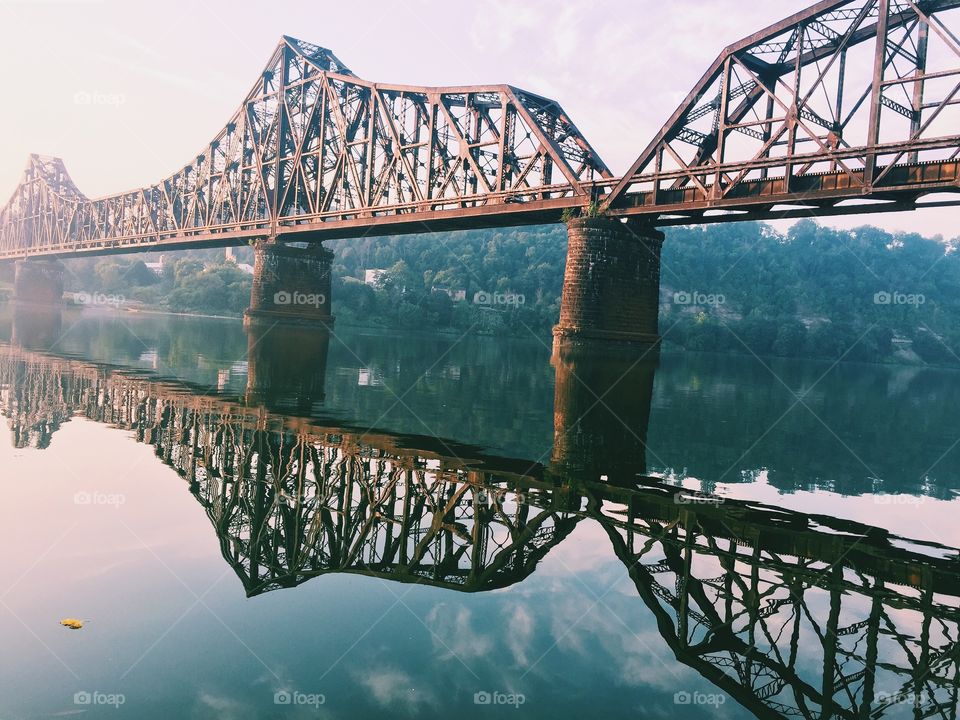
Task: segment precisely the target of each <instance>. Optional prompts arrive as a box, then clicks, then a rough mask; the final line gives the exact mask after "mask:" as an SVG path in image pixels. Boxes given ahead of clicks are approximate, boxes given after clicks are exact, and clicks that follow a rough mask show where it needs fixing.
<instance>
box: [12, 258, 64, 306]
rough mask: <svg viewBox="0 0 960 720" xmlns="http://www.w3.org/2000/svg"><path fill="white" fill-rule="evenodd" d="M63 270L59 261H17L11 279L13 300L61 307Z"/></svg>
mask: <svg viewBox="0 0 960 720" xmlns="http://www.w3.org/2000/svg"><path fill="white" fill-rule="evenodd" d="M63 270H64V266H63V263H62V262H60V261H59V260H46V259H29V260H18V261H17V263H16V265H15V270H14V278H13V296H14V299H15V300H17V301H18V302H23V303H32V304H35V305H61V304H62V303H63Z"/></svg>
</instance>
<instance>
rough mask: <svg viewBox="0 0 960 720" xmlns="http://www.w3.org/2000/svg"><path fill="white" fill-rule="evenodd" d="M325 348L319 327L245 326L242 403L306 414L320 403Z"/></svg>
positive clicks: (323, 332)
mask: <svg viewBox="0 0 960 720" xmlns="http://www.w3.org/2000/svg"><path fill="white" fill-rule="evenodd" d="M329 347H330V331H329V330H328V329H327V328H326V327H324V326H323V325H318V326H316V327H297V326H292V325H287V324H267V323H266V322H263V321H254V322H249V323H247V390H246V395H245V399H246V403H247V404H248V405H261V406H264V407H267V408H270V409H271V410H284V411H287V412H296V413H302V414H310V410H311V409H313V406H314V405H318V404H321V403H323V400H324V395H325V393H324V381H325V375H326V371H327V351H328V349H329ZM291 350H292V351H291Z"/></svg>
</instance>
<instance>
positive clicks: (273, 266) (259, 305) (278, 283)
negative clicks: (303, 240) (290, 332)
mask: <svg viewBox="0 0 960 720" xmlns="http://www.w3.org/2000/svg"><path fill="white" fill-rule="evenodd" d="M254 258H255V259H254V266H253V287H252V288H251V290H250V308H249V309H248V310H247V311H246V313H244V321H245V322H246V323H247V324H249V323H251V322H253V321H255V320H264V321H268V322H271V323H278V322H280V323H288V324H297V325H312V326H318V325H319V326H322V327H328V328H329V327H330V326H332V325H333V316H331V315H330V266H331V263H332V262H333V253H332V252H330V251H329V250H327V249H325V248H324V247H323V246H322V245H320V244H315V245H309V246H306V247H298V246H296V245H285V244H283V243H278V242H271V241H266V240H258V241H257V242H256V245H255V249H254Z"/></svg>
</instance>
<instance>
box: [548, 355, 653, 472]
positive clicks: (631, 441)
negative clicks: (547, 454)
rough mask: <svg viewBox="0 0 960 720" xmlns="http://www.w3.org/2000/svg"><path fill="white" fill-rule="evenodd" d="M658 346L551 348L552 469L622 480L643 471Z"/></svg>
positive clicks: (645, 466)
mask: <svg viewBox="0 0 960 720" xmlns="http://www.w3.org/2000/svg"><path fill="white" fill-rule="evenodd" d="M658 363H659V348H658V347H656V346H649V345H648V346H647V350H646V352H645V354H644V355H642V356H640V357H639V358H638V356H637V349H636V348H633V347H631V346H630V345H623V344H619V343H614V344H606V343H604V344H603V346H602V347H591V346H586V345H584V346H579V345H567V344H559V345H558V346H557V347H555V349H554V355H553V365H554V367H555V368H556V372H557V376H556V385H555V391H554V403H553V413H554V442H553V456H552V469H553V470H554V471H555V472H556V473H557V474H558V475H561V476H564V477H572V478H574V479H580V480H584V481H595V480H597V479H598V478H599V477H600V476H601V475H606V476H607V478H608V479H609V481H610V482H613V483H626V482H630V481H633V480H636V478H637V476H638V475H645V474H646V472H647V462H646V450H647V448H646V442H647V425H648V423H649V421H650V401H651V399H652V396H653V379H654V374H655V373H656V368H657V365H658Z"/></svg>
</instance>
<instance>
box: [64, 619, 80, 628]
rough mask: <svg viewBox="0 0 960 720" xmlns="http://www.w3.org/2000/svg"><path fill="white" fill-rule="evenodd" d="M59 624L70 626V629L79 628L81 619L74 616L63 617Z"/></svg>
mask: <svg viewBox="0 0 960 720" xmlns="http://www.w3.org/2000/svg"><path fill="white" fill-rule="evenodd" d="M60 624H61V625H63V626H64V627H67V628H70V629H71V630H79V629H80V628H82V627H83V620H77V619H76V618H64V619H63V620H61V621H60Z"/></svg>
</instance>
